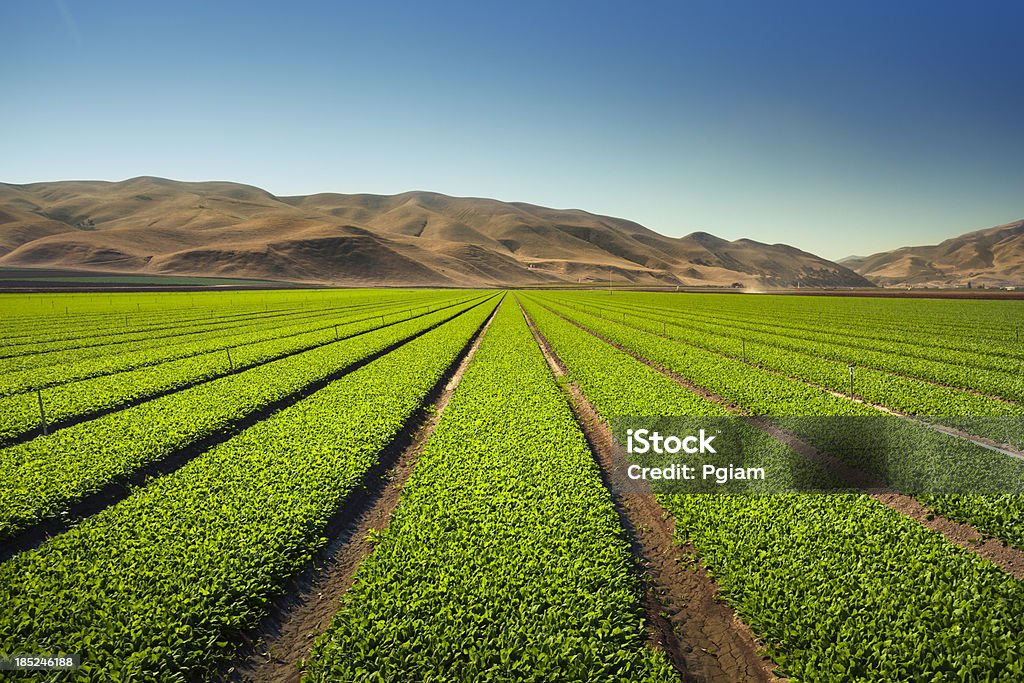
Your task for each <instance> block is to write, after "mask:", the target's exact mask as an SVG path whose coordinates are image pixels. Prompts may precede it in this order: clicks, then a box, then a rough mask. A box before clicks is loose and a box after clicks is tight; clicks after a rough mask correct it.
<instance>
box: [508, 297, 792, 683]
mask: <svg viewBox="0 0 1024 683" xmlns="http://www.w3.org/2000/svg"><path fill="white" fill-rule="evenodd" d="M523 315H524V316H525V317H526V321H527V323H528V324H529V326H530V329H531V330H532V331H533V335H534V337H535V339H536V340H537V344H538V345H539V346H540V348H541V350H542V351H543V352H544V356H545V358H547V361H548V365H549V366H550V368H551V371H552V373H553V374H554V375H555V376H556V377H563V376H566V369H565V366H564V365H563V364H562V362H561V361H560V360H559V358H558V356H557V355H556V354H555V353H554V351H553V350H552V349H551V347H550V345H549V344H548V342H547V340H546V339H545V338H544V336H543V335H542V334H541V333H540V331H539V330H537V328H536V327H535V326H534V324H533V321H532V320H531V319H530V317H529V315H527V314H526V312H525V311H523ZM565 388H566V391H567V393H568V394H569V400H570V404H571V406H572V409H573V413H574V414H575V416H576V420H577V422H579V424H580V427H581V428H582V430H583V433H584V435H585V436H586V438H587V442H588V443H589V445H590V448H591V451H592V452H593V453H594V457H595V460H596V461H597V462H598V464H599V465H600V467H601V476H602V479H603V481H604V483H605V486H607V487H608V488H609V490H610V491H611V494H612V499H613V500H614V502H615V508H616V510H617V511H618V513H619V519H620V521H621V523H622V526H623V528H625V529H626V532H627V533H628V535H629V538H630V540H631V542H632V546H633V553H634V555H635V556H636V557H637V558H638V560H639V563H640V567H641V569H642V571H643V573H644V579H645V591H644V596H643V607H644V611H645V612H646V621H647V625H648V640H649V642H650V644H651V645H652V646H654V647H656V648H658V649H660V650H662V651H663V652H665V654H666V655H667V656H668V658H669V660H670V661H671V662H672V665H673V666H674V667H675V669H676V671H677V672H678V673H679V675H680V677H681V679H682V680H683V681H687V682H690V681H721V682H722V683H734V682H738V681H776V680H778V678H776V676H775V675H774V674H773V673H772V670H773V668H774V664H773V663H772V662H771V660H770V659H768V658H766V657H764V656H762V655H761V654H759V646H758V644H757V641H756V639H755V637H754V635H753V633H752V632H751V631H750V629H749V627H747V625H746V624H744V623H743V622H742V621H741V620H740V619H739V617H737V616H736V613H735V612H734V611H733V610H732V608H731V607H729V606H728V605H726V604H725V603H724V602H722V601H721V599H720V598H719V594H718V586H716V585H715V583H714V581H713V580H712V579H711V578H710V577H709V576H708V574H707V571H706V570H705V569H704V567H703V566H701V564H700V561H699V560H698V559H697V556H696V554H695V552H694V549H693V547H692V546H691V545H686V546H680V545H678V544H676V542H675V520H674V519H673V518H672V517H671V515H670V514H669V513H668V512H667V511H666V510H665V509H664V508H662V507H661V505H660V504H659V503H658V501H657V499H656V498H655V497H654V495H653V494H651V493H644V494H641V493H625V492H623V491H621V490H619V486H618V484H617V482H616V480H615V478H614V477H612V476H610V474H609V473H610V472H616V471H623V470H624V469H625V467H626V463H625V462H624V461H623V456H622V455H621V454H620V453H619V452H618V451H617V450H616V449H615V448H614V447H613V444H614V441H613V437H612V433H611V429H610V428H609V427H608V425H607V424H605V423H604V421H602V420H601V418H600V416H599V415H598V413H597V411H596V410H595V409H594V406H593V405H592V404H591V403H590V401H588V400H587V398H586V397H585V396H584V395H583V392H582V391H581V390H580V388H579V387H578V386H577V385H576V384H575V383H574V382H567V383H566V384H565Z"/></svg>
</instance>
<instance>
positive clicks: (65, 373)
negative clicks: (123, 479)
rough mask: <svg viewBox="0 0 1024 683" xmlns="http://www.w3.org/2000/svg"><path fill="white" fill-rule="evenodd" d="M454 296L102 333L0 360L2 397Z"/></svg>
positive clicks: (397, 298)
mask: <svg viewBox="0 0 1024 683" xmlns="http://www.w3.org/2000/svg"><path fill="white" fill-rule="evenodd" d="M451 296H452V293H443V292H432V293H429V294H424V295H420V296H419V297H416V296H415V295H412V294H408V293H405V294H398V295H393V296H388V297H387V298H386V299H385V300H384V301H381V302H379V303H376V302H369V301H365V300H363V299H362V298H361V297H360V298H352V299H346V298H339V300H337V301H335V302H332V305H330V306H327V307H321V308H317V309H313V310H310V309H298V310H294V311H276V312H268V313H263V312H258V313H255V314H253V315H252V316H250V317H248V318H237V317H235V316H232V317H231V318H230V319H228V320H223V319H218V320H211V321H208V322H203V323H199V324H197V325H194V326H183V327H172V328H168V329H166V330H162V331H148V330H147V331H142V332H139V333H133V334H119V333H118V332H117V331H116V330H114V331H113V332H111V331H103V333H102V334H97V335H96V336H92V337H88V338H86V339H82V340H78V341H77V343H76V345H75V346H74V347H71V348H64V349H60V350H52V351H27V350H19V352H18V353H16V354H15V355H9V356H7V357H4V358H0V395H9V394H14V393H18V392H22V391H34V390H36V389H43V388H46V387H51V386H56V385H60V384H66V383H68V382H74V381H78V380H81V379H87V378H89V377H97V376H99V375H108V374H111V373H115V372H122V371H125V370H133V369H135V368H141V367H144V366H147V365H154V364H156V363H163V362H167V361H172V360H177V359H179V358H187V357H190V356H196V355H200V354H203V353H208V352H212V351H223V350H224V348H226V347H233V346H244V345H246V344H251V343H253V342H257V341H264V340H267V339H275V338H281V337H286V336H289V335H292V334H297V333H303V332H310V331H317V330H320V331H323V330H331V329H332V327H333V325H335V324H336V322H337V320H338V319H339V318H348V319H351V320H359V319H364V318H365V319H370V318H372V317H373V316H378V319H379V316H380V315H381V314H384V315H387V316H389V317H391V319H392V320H394V319H395V317H396V314H404V315H408V314H409V311H410V310H412V309H413V308H415V307H417V306H418V307H419V308H420V309H421V311H422V309H423V307H424V306H429V305H430V304H431V303H433V301H435V300H443V299H445V298H450V297H451ZM360 313H362V315H360Z"/></svg>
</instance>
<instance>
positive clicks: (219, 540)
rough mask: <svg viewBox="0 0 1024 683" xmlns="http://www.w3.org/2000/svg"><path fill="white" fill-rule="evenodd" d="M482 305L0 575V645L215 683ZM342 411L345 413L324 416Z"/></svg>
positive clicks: (478, 320)
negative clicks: (217, 674) (1, 595)
mask: <svg viewBox="0 0 1024 683" xmlns="http://www.w3.org/2000/svg"><path fill="white" fill-rule="evenodd" d="M493 306H494V301H493V299H492V300H491V302H490V303H489V304H487V305H486V306H478V307H476V308H474V309H473V310H472V311H470V312H468V313H467V314H465V315H463V316H460V317H459V318H456V319H455V320H453V321H451V322H448V323H446V324H444V325H443V326H441V327H439V328H437V329H435V330H433V331H431V332H429V333H427V334H425V335H423V336H421V337H419V338H417V339H416V340H414V341H412V342H410V343H409V344H406V345H405V346H403V347H401V348H399V349H397V350H395V351H393V352H392V353H389V354H387V355H386V356H384V357H382V358H380V359H377V360H375V361H373V362H372V363H370V364H369V365H367V366H365V367H363V368H361V369H359V370H357V371H356V372H353V373H352V374H350V375H347V376H346V377H344V378H342V379H340V380H337V381H335V382H332V383H330V384H328V385H327V386H326V387H325V388H323V389H321V390H320V391H317V392H316V393H314V394H312V395H311V396H309V397H308V398H306V399H304V400H302V401H300V402H298V403H296V404H294V405H292V406H290V407H288V408H286V409H284V410H282V411H280V412H278V413H276V414H274V415H273V416H271V417H270V418H268V419H267V420H265V421H262V422H260V423H258V424H257V425H255V426H253V427H251V428H249V429H247V430H245V431H243V432H241V433H240V434H238V435H237V436H235V437H233V438H232V439H230V440H229V441H226V442H224V443H222V444H220V445H219V446H217V447H215V448H213V449H211V450H209V451H207V452H205V453H203V454H202V455H200V456H199V457H197V458H196V459H195V460H193V461H192V462H190V463H189V464H188V465H186V466H185V467H183V468H182V469H180V470H178V471H177V472H175V473H173V474H171V475H168V476H166V477H163V478H160V479H157V480H154V481H151V482H150V483H149V484H148V485H147V486H145V487H144V488H141V489H139V490H137V491H136V492H135V493H134V494H133V495H132V496H131V497H129V498H128V499H126V500H124V501H122V502H121V503H119V504H118V505H115V506H113V507H111V508H108V509H106V510H104V511H103V512H101V513H99V514H97V515H95V516H94V517H91V518H89V519H88V520H86V521H85V522H83V523H82V524H80V525H79V526H76V527H75V528H73V529H71V530H70V531H68V532H67V533H65V534H62V535H61V536H58V537H56V538H54V539H51V540H50V541H48V542H47V543H45V544H44V545H42V546H40V547H39V548H37V549H35V550H31V551H27V552H24V553H21V554H20V555H17V556H15V557H14V558H12V559H11V560H9V561H8V562H6V563H4V564H3V565H2V566H0V586H3V587H4V594H5V599H4V600H3V601H2V602H0V650H2V651H5V652H80V653H82V655H83V664H82V668H81V669H80V670H78V671H76V672H74V674H73V676H72V678H73V680H76V681H114V680H118V681H127V680H147V681H149V680H152V681H168V682H173V681H184V680H213V676H214V672H215V671H216V670H217V667H218V665H220V664H222V663H223V662H224V660H225V659H226V658H227V657H229V656H231V654H232V652H233V650H234V648H235V647H236V646H237V644H238V642H239V640H240V639H239V634H240V633H242V632H244V631H245V630H247V629H251V628H253V627H254V626H256V625H257V624H258V623H259V620H260V619H261V618H262V617H264V616H265V615H266V614H267V612H268V610H269V605H270V600H271V599H272V598H273V596H274V595H275V594H278V593H280V592H281V589H282V587H283V586H284V585H285V583H286V581H287V580H288V578H289V577H291V576H293V575H294V574H295V573H296V572H297V571H299V570H301V569H302V568H303V567H304V566H307V565H308V561H309V559H310V557H311V555H312V554H313V553H314V552H315V551H316V550H317V549H318V548H320V547H321V546H323V544H324V543H325V542H326V539H325V538H324V537H323V534H324V531H325V529H326V527H327V525H328V521H329V520H330V518H331V517H332V515H333V514H334V513H335V512H336V511H337V510H338V508H339V505H341V504H342V502H343V501H344V500H345V499H346V497H347V496H348V495H349V494H350V493H351V492H352V491H353V490H354V489H355V487H357V486H359V485H360V484H361V482H363V481H364V476H365V473H366V472H367V470H368V469H369V468H370V467H371V466H373V465H374V463H375V462H376V461H377V459H378V454H379V453H380V452H381V450H382V449H383V448H384V447H385V446H387V445H388V444H389V443H390V442H391V441H392V440H393V439H394V438H395V437H396V435H398V434H399V432H400V430H402V429H403V427H404V425H405V424H406V422H407V420H408V419H409V418H410V417H411V416H412V415H414V413H415V411H417V409H418V408H419V407H420V406H421V404H422V403H423V402H424V400H425V397H426V395H427V394H428V392H429V391H430V390H431V388H432V387H434V386H436V385H437V383H438V382H439V381H440V379H441V378H442V377H443V375H444V373H445V371H446V369H448V368H449V367H450V366H451V364H452V363H453V362H454V361H455V360H456V358H457V356H458V354H459V352H460V350H461V349H464V348H465V347H466V344H467V343H468V341H469V340H470V339H471V337H472V335H473V334H474V332H475V331H477V330H478V329H479V328H480V327H481V325H482V324H483V322H484V320H485V319H486V317H487V315H489V314H490V312H491V310H493ZM339 416H344V419H338V418H339Z"/></svg>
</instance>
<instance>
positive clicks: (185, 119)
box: [0, 0, 1024, 258]
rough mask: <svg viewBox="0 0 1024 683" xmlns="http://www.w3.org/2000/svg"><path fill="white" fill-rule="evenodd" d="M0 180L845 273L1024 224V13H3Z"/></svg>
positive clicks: (55, 6)
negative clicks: (256, 193)
mask: <svg viewBox="0 0 1024 683" xmlns="http://www.w3.org/2000/svg"><path fill="white" fill-rule="evenodd" d="M0 23H2V24H3V25H4V26H5V27H6V29H7V30H6V31H5V40H4V41H2V42H0V64H2V65H3V68H2V71H0V79H2V82H3V92H4V98H3V104H4V106H3V107H2V108H0V123H2V128H0V130H2V131H3V133H2V135H3V144H2V147H0V149H2V150H3V151H2V153H0V181H4V182H12V183H27V182H35V181H43V180H63V179H104V180H121V179H125V178H129V177H133V176H137V175H157V176H163V177H169V178H174V179H179V180H214V179H216V180H234V181H238V182H245V183H251V184H254V185H258V186H260V187H263V188H264V189H266V190H268V191H270V192H272V193H274V194H278V195H288V194H307V193H312V192H321V191H335V192H375V193H383V194H390V193H396V192H402V191H406V190H412V189H423V190H433V191H437V192H443V193H446V194H451V195H458V196H487V197H495V198H498V199H504V200H510V201H525V202H532V203H535V204H542V205H546V206H553V207H559V208H569V207H573V208H583V209H587V210H589V211H593V212H596V213H603V214H610V215H615V216H621V217H625V218H630V219H632V220H636V221H638V222H640V223H643V224H644V225H647V226H648V227H650V228H652V229H655V230H658V231H659V232H662V233H665V234H668V235H677V236H678V235H684V234H687V233H689V232H693V231H696V230H705V231H708V232H711V233H714V234H716V235H719V236H721V237H725V238H728V239H736V238H739V237H749V238H752V239H756V240H760V241H764V242H770V243H774V242H785V243H789V244H793V245H795V246H798V247H800V248H802V249H806V250H809V251H813V252H816V253H819V254H821V255H823V256H826V257H830V258H839V257H843V256H846V255H848V254H851V253H859V254H865V253H871V252H874V251H879V250H882V249H888V248H893V247H897V246H902V245H905V244H920V243H930V242H936V241H940V240H942V239H944V238H946V237H950V236H953V235H955V234H959V233H961V232H965V231H967V230H971V229H980V228H984V227H989V226H992V225H996V224H998V223H1003V222H1007V221H1010V220H1015V219H1019V218H1022V217H1024V123H1022V121H1024V58H1022V56H1021V52H1020V38H1019V35H1020V31H1021V28H1022V27H1024V3H1020V2H1016V1H1011V0H1004V1H992V2H984V1H976V2H968V1H966V0H965V1H963V2H944V1H942V0H928V1H925V0H901V1H900V2H875V1H868V0H861V1H858V2H853V1H850V2H844V3H840V2H830V1H822V0H816V1H806V2H805V1H790V0H778V1H777V2H753V1H743V0H708V1H706V2H648V3H626V2H622V1H617V2H603V1H600V0H597V1H590V2H538V3H534V2H517V3H496V2H488V1H486V0H478V1H477V2H465V3H453V2H441V3H405V2H389V1H387V0H383V1H379V2H373V3H347V2H291V3H280V4H277V3H275V4H270V3H260V2H214V1H211V2H196V3H190V2H163V3H156V2H96V1H93V2H86V1H85V0H56V1H55V0H5V2H3V3H2V4H0Z"/></svg>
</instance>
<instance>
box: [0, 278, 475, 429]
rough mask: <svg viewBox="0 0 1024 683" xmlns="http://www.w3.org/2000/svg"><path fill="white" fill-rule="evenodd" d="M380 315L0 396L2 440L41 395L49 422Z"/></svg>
mask: <svg viewBox="0 0 1024 683" xmlns="http://www.w3.org/2000/svg"><path fill="white" fill-rule="evenodd" d="M464 301H465V299H464V298H460V299H456V300H441V301H436V302H434V303H433V305H432V306H431V307H430V310H433V311H439V310H444V309H448V308H452V307H455V306H458V305H460V304H461V303H462V302H464ZM407 310H408V309H407V308H403V309H402V310H401V313H402V314H405V312H406V311H407ZM426 310H427V309H425V308H420V309H419V315H423V314H425V312H426ZM395 316H396V314H395V313H392V314H391V317H392V318H394V317H395ZM381 319H382V318H381V316H379V315H378V316H374V317H371V318H359V317H355V318H341V319H338V318H335V319H334V320H337V321H338V325H337V330H336V331H335V329H334V326H333V325H332V326H331V327H330V328H328V329H327V330H324V329H322V328H320V326H315V327H314V329H312V330H309V328H308V327H305V328H303V329H304V331H302V332H299V333H293V334H289V335H287V336H282V337H272V338H269V339H263V340H260V337H259V335H254V336H253V337H252V341H249V342H247V343H245V344H244V345H240V346H233V347H231V349H230V351H227V350H225V349H223V348H221V349H220V350H219V351H216V352H209V353H204V354H201V355H195V356H189V357H185V358H181V359H178V360H174V361H169V362H166V363H159V364H156V365H149V366H144V367H141V368H138V369H135V370H128V371H125V372H120V373H116V374H110V375H101V376H99V377H92V378H89V379H84V380H81V381H78V382H74V383H70V384H63V385H59V386H55V387H51V388H49V389H45V390H43V391H41V396H37V395H36V394H35V393H30V394H17V395H14V396H6V397H3V398H0V444H3V443H8V442H10V441H12V440H14V439H16V438H18V437H20V436H22V435H24V434H26V433H29V432H33V431H35V430H37V429H38V428H39V427H40V426H41V421H42V420H41V415H40V407H39V401H40V400H41V401H42V403H43V410H44V411H45V416H46V420H47V423H48V424H60V423H62V422H65V421H68V420H75V419H78V418H82V417H88V416H89V415H90V414H94V413H97V412H100V411H105V410H110V409H112V408H117V407H118V406H123V405H126V404H129V403H133V402H137V401H140V400H145V399H147V398H149V397H153V396H159V395H162V394H165V393H168V392H171V391H175V390H178V389H181V388H184V387H187V386H191V385H194V384H197V383H200V382H205V381H209V380H211V379H214V378H217V377H222V376H224V375H228V374H231V373H235V372H239V371H242V370H245V369H248V368H251V367H254V366H257V365H260V364H263V363H267V362H270V361H273V360H275V359H278V358H282V357H284V356H287V355H291V354H295V353H299V352H303V351H306V350H309V349H313V348H316V347H319V346H323V345H325V344H330V343H333V342H335V341H338V340H344V339H347V338H349V337H353V336H356V335H360V334H364V333H366V332H368V331H370V330H373V329H376V328H379V327H381V322H380V321H381ZM399 320H401V318H399ZM386 324H394V323H393V322H389V323H386ZM228 354H230V357H229V355H228Z"/></svg>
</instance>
